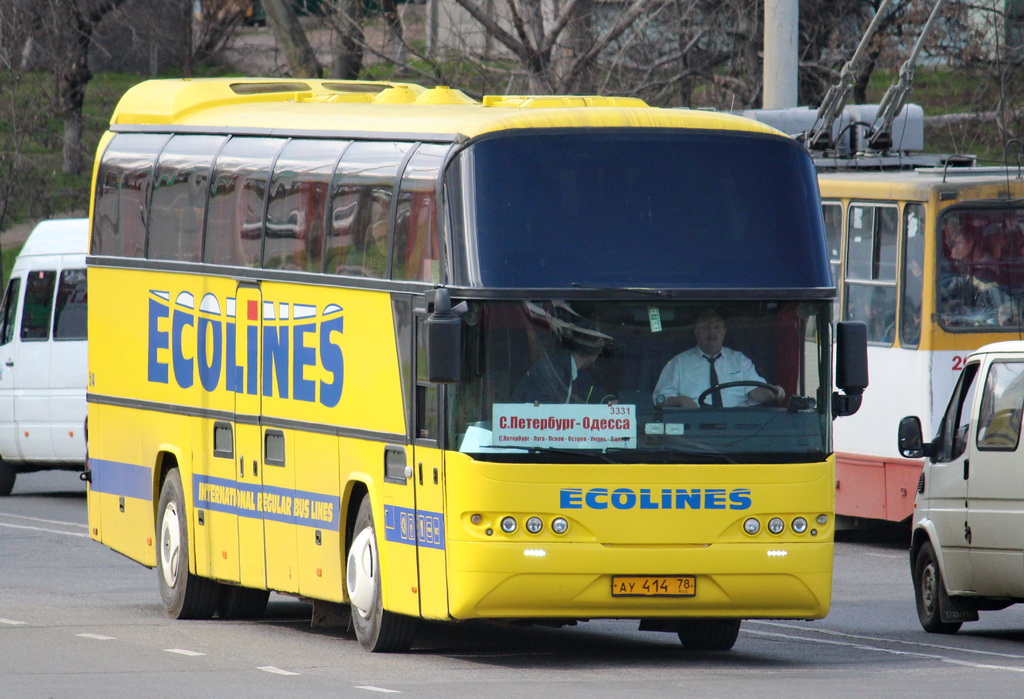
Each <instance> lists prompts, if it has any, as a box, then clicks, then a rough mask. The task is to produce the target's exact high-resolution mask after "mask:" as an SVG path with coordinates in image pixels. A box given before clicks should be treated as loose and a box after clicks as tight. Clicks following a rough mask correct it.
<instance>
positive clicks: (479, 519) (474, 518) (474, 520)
mask: <svg viewBox="0 0 1024 699" xmlns="http://www.w3.org/2000/svg"><path fill="white" fill-rule="evenodd" d="M469 521H470V522H472V523H473V524H480V523H481V522H483V521H484V518H483V517H481V516H480V515H473V516H472V517H470V518H469Z"/></svg>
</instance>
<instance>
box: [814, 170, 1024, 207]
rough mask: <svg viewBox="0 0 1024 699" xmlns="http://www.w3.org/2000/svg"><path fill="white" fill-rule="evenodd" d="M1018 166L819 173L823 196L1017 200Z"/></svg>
mask: <svg viewBox="0 0 1024 699" xmlns="http://www.w3.org/2000/svg"><path fill="white" fill-rule="evenodd" d="M1022 174H1024V173H1021V172H1019V171H1018V168H1016V167H1011V168H1004V167H949V168H942V167H925V168H916V169H913V170H885V171H874V172H872V171H867V170H857V171H836V172H822V171H820V170H819V172H818V186H819V187H820V188H821V195H822V196H823V197H848V198H853V199H856V198H872V199H893V198H896V199H919V200H927V199H930V198H932V197H939V198H941V199H943V200H956V201H965V200H970V199H1015V198H1020V197H1022V196H1024V177H1022Z"/></svg>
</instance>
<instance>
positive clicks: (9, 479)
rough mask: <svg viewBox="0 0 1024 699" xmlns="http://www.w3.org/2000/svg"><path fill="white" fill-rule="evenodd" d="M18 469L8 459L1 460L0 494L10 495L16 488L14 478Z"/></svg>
mask: <svg viewBox="0 0 1024 699" xmlns="http://www.w3.org/2000/svg"><path fill="white" fill-rule="evenodd" d="M17 477H18V470H17V469H16V468H14V466H12V465H11V464H9V463H7V462H6V461H0V496H5V495H10V494H11V491H12V490H14V480H15V479H16V478H17Z"/></svg>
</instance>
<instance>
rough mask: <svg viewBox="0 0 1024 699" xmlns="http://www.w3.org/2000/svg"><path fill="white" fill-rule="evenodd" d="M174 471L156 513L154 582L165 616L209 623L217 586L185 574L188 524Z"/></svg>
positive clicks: (209, 581) (212, 582)
mask: <svg viewBox="0 0 1024 699" xmlns="http://www.w3.org/2000/svg"><path fill="white" fill-rule="evenodd" d="M187 519H188V517H187V515H186V512H185V495H184V491H183V490H182V487H181V476H180V475H179V474H178V469H176V468H174V469H171V470H170V471H169V472H168V473H167V478H165V479H164V485H163V488H161V490H160V505H159V509H158V510H157V534H158V535H159V539H158V540H157V546H158V549H159V550H158V551H157V557H156V579H157V584H158V585H159V586H160V597H162V598H163V601H164V609H165V610H167V616H169V617H171V618H172V619H209V618H210V617H212V616H213V613H214V611H215V610H216V609H217V601H218V598H219V597H220V591H221V589H220V588H221V586H220V585H219V584H218V583H216V582H214V581H213V580H210V579H208V578H202V577H199V576H198V575H193V574H192V573H191V572H189V561H188V551H189V545H188V523H187Z"/></svg>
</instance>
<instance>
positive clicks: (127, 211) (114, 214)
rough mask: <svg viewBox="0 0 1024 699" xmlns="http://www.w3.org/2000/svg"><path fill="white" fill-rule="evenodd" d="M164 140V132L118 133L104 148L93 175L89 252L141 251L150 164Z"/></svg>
mask: <svg viewBox="0 0 1024 699" xmlns="http://www.w3.org/2000/svg"><path fill="white" fill-rule="evenodd" d="M167 140H168V136H167V135H166V134H119V135H117V136H116V137H115V138H114V140H113V141H111V143H110V145H109V146H108V147H107V150H106V151H105V152H104V154H103V163H102V165H101V166H100V170H99V172H98V174H97V176H96V182H97V185H96V205H95V209H94V211H95V213H94V221H95V223H94V225H93V233H92V245H91V246H90V250H91V252H92V254H94V255H115V256H123V257H143V255H144V254H145V250H146V223H147V222H146V212H147V211H148V210H149V201H148V199H149V191H150V189H151V186H152V176H153V163H154V161H155V160H156V156H157V154H158V153H159V152H160V151H161V149H162V148H163V146H164V144H165V143H166V142H167Z"/></svg>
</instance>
